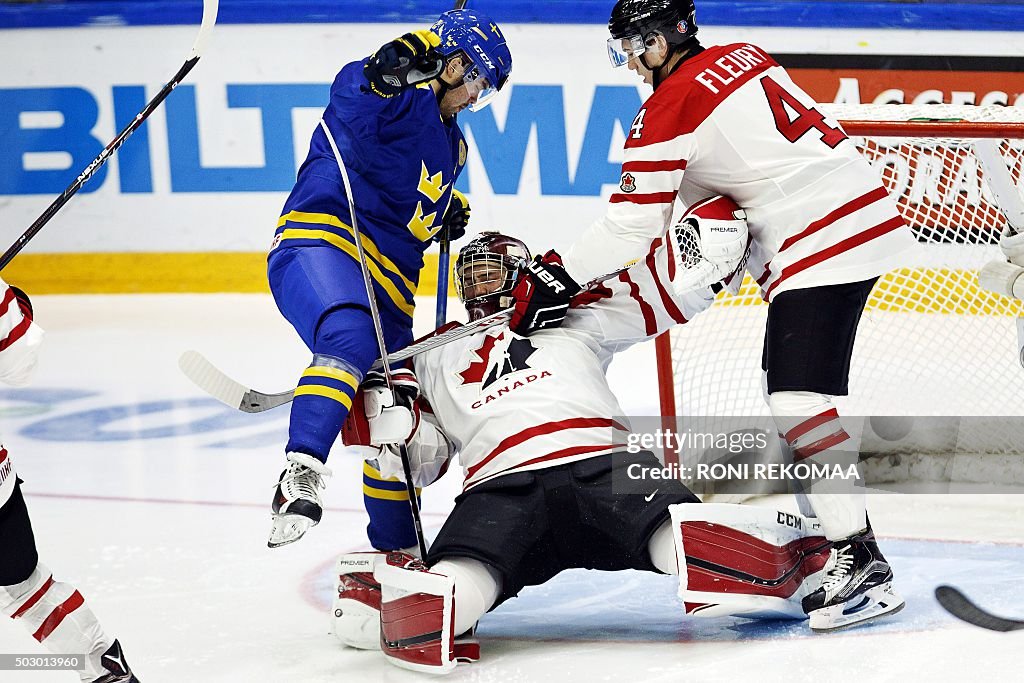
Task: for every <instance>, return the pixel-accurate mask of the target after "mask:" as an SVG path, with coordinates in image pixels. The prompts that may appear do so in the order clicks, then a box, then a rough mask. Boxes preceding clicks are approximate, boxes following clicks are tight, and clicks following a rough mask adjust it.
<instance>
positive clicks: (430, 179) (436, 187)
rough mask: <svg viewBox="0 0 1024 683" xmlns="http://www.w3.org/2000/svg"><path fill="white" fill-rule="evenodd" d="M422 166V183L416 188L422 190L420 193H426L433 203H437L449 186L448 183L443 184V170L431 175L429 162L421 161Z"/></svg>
mask: <svg viewBox="0 0 1024 683" xmlns="http://www.w3.org/2000/svg"><path fill="white" fill-rule="evenodd" d="M420 163H421V164H422V167H421V169H420V184H419V187H417V188H416V189H417V190H419V191H420V194H422V195H424V196H425V197H426V198H427V199H429V200H430V201H431V202H433V203H435V204H436V203H437V201H438V200H439V199H441V195H443V194H444V191H445V189H446V188H447V187H448V183H445V184H444V185H442V184H441V172H440V171H438V172H437V173H435V174H434V175H430V171H428V170H427V162H425V161H422V162H420Z"/></svg>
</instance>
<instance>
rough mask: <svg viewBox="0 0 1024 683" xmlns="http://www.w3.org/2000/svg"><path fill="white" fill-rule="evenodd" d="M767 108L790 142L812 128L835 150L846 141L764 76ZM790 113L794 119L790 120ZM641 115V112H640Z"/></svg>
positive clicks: (763, 83)
mask: <svg viewBox="0 0 1024 683" xmlns="http://www.w3.org/2000/svg"><path fill="white" fill-rule="evenodd" d="M761 87H762V88H764V94H765V97H767V98H768V107H769V108H770V109H771V110H772V116H774V117H775V127H776V128H778V130H779V132H780V133H782V135H783V137H785V138H786V139H787V140H789V141H790V142H796V141H797V140H799V139H800V138H802V137H803V136H804V135H806V134H807V132H808V131H809V130H811V129H812V128H813V129H815V130H817V131H818V132H819V133H821V141H822V142H824V143H825V144H826V145H828V146H829V147H831V148H833V149H835V147H836V145H838V144H839V143H840V142H842V141H843V140H845V139H846V133H844V132H843V131H842V130H841V129H839V128H833V127H831V126H829V125H828V124H827V123H825V115H824V114H822V113H821V112H820V111H818V110H817V109H814V108H808V107H805V106H804V105H803V104H801V103H800V101H799V100H798V99H796V97H794V96H793V93H791V92H789V91H788V90H786V89H785V88H783V87H782V86H781V85H779V84H778V83H776V82H775V81H773V80H772V79H771V78H770V77H768V76H766V77H764V78H762V79H761ZM790 112H793V113H794V114H796V118H793V119H791V118H790ZM641 113H642V112H641Z"/></svg>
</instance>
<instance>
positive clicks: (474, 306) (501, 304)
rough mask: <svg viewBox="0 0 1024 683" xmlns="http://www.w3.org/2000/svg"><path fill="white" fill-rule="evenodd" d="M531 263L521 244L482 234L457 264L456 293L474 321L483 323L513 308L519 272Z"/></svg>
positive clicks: (497, 234) (493, 235) (466, 247)
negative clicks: (482, 320)
mask: <svg viewBox="0 0 1024 683" xmlns="http://www.w3.org/2000/svg"><path fill="white" fill-rule="evenodd" d="M529 260H530V250H529V249H528V248H527V246H526V244H524V243H523V242H522V241H521V240H517V239H516V238H515V237H509V236H508V235H502V234H501V233H500V232H482V233H480V234H479V235H477V236H476V237H474V238H473V239H472V240H470V242H469V244H467V245H466V246H465V247H463V248H462V251H460V252H459V258H458V259H456V260H455V293H456V294H458V295H459V300H460V301H462V303H464V304H465V305H466V310H467V311H468V312H469V319H470V320H479V319H480V318H483V317H485V316H488V315H491V314H492V313H497V312H498V311H500V310H502V309H504V308H508V307H509V306H511V305H512V288H513V287H515V285H516V280H517V276H518V273H519V269H520V268H522V267H524V266H525V265H526V263H527V262H529Z"/></svg>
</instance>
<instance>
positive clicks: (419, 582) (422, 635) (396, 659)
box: [374, 553, 456, 673]
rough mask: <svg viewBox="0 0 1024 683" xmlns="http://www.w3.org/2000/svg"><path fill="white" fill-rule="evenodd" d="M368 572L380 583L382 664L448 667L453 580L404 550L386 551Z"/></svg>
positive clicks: (431, 670) (447, 669) (450, 663)
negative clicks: (399, 551) (380, 562)
mask: <svg viewBox="0 0 1024 683" xmlns="http://www.w3.org/2000/svg"><path fill="white" fill-rule="evenodd" d="M374 576H375V577H376V579H377V580H378V581H379V582H380V586H381V620H380V647H381V651H382V652H383V653H384V656H385V658H386V659H387V660H388V662H390V663H391V664H394V665H395V666H398V667H401V668H403V669H411V670H413V671H422V672H426V673H448V672H450V671H451V670H453V669H454V668H455V666H456V656H455V646H454V645H455V639H454V637H453V631H454V627H455V581H454V579H452V577H450V576H445V575H444V574H437V573H434V572H430V571H428V570H427V568H426V565H424V564H423V563H422V562H421V561H419V560H416V559H415V558H412V557H411V556H408V555H405V554H404V553H389V554H388V556H387V559H386V562H384V563H382V564H380V565H378V566H377V569H376V570H375V571H374Z"/></svg>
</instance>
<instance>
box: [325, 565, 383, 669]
mask: <svg viewBox="0 0 1024 683" xmlns="http://www.w3.org/2000/svg"><path fill="white" fill-rule="evenodd" d="M386 555H387V553H379V552H377V553H375V552H366V553H348V554H346V555H342V556H341V557H340V558H338V565H337V574H336V575H337V585H336V588H337V590H336V591H335V594H334V609H333V610H332V612H331V615H332V616H331V632H332V633H334V635H335V636H336V637H337V638H338V640H340V641H341V642H342V643H344V644H345V645H347V646H349V647H354V648H357V649H360V650H379V649H380V599H381V590H380V583H379V582H378V581H377V579H376V578H375V577H374V575H373V572H374V570H375V569H376V568H377V565H378V564H380V563H381V562H383V561H384V558H385V557H386Z"/></svg>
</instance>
